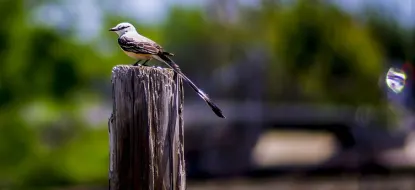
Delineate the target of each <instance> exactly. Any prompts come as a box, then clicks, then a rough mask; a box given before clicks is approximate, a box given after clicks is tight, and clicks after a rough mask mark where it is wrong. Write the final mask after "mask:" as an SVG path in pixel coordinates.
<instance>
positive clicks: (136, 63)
mask: <svg viewBox="0 0 415 190" xmlns="http://www.w3.org/2000/svg"><path fill="white" fill-rule="evenodd" d="M140 61H141V60H140V59H139V60H137V62H135V63H134V64H133V66H138V65H139V64H138V63H140Z"/></svg>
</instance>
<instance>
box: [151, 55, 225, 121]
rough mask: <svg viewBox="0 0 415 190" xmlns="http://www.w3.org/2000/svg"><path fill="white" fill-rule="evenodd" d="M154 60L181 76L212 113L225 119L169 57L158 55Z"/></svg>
mask: <svg viewBox="0 0 415 190" xmlns="http://www.w3.org/2000/svg"><path fill="white" fill-rule="evenodd" d="M154 58H155V59H157V60H159V61H161V62H163V63H166V64H167V65H168V66H169V67H170V68H172V69H173V70H174V71H176V73H177V74H179V75H181V76H182V77H183V78H184V79H185V81H186V82H187V84H189V86H190V87H191V88H192V89H193V90H194V91H195V92H196V93H197V94H198V95H199V96H200V97H201V98H202V99H203V100H204V101H205V102H206V103H207V104H208V105H209V106H210V108H211V109H212V111H213V112H214V113H215V114H216V115H217V116H218V117H221V118H225V116H224V115H223V113H222V110H221V109H220V108H219V107H218V106H217V105H216V104H215V103H213V101H212V100H211V99H210V98H209V97H208V96H207V94H206V93H204V92H203V91H202V90H200V88H199V87H197V86H196V85H195V84H194V83H193V82H192V81H191V80H190V79H189V78H187V76H186V75H185V74H183V72H182V71H181V69H180V67H179V66H178V65H177V64H176V63H174V61H173V60H171V59H170V58H169V57H167V56H166V55H165V54H164V53H159V54H158V55H157V56H154Z"/></svg>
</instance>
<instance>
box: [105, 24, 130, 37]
mask: <svg viewBox="0 0 415 190" xmlns="http://www.w3.org/2000/svg"><path fill="white" fill-rule="evenodd" d="M134 30H135V28H134V26H133V25H132V24H130V23H128V22H122V23H119V24H117V26H115V27H113V28H111V29H109V31H112V32H115V33H117V34H118V36H121V35H122V34H124V33H126V32H129V31H134Z"/></svg>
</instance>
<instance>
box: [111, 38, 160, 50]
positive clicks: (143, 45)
mask: <svg viewBox="0 0 415 190" xmlns="http://www.w3.org/2000/svg"><path fill="white" fill-rule="evenodd" d="M118 44H119V45H120V46H121V48H122V49H123V50H124V51H127V52H133V53H137V54H151V55H156V54H157V53H159V52H160V51H162V48H161V47H160V46H159V45H158V44H156V43H154V42H151V41H144V40H140V38H135V37H134V36H128V35H123V36H121V37H119V38H118Z"/></svg>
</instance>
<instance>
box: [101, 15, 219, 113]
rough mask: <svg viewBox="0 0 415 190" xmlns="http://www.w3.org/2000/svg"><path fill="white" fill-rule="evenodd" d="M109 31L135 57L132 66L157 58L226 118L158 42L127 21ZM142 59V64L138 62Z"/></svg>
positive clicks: (125, 51)
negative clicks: (140, 32) (115, 35)
mask: <svg viewBox="0 0 415 190" xmlns="http://www.w3.org/2000/svg"><path fill="white" fill-rule="evenodd" d="M109 31H112V32H115V33H116V34H117V35H118V45H119V46H120V47H121V49H122V51H124V53H125V54H127V55H128V56H129V57H131V58H133V59H136V60H137V61H136V62H135V63H134V64H133V65H134V66H138V65H143V66H148V65H147V62H148V61H150V60H152V59H155V60H158V61H160V62H162V63H164V64H166V65H167V66H169V67H170V68H172V69H173V70H174V71H175V72H176V73H177V74H179V75H180V76H181V77H182V78H183V79H184V80H185V81H186V83H187V84H189V86H190V87H191V88H192V89H193V90H194V91H195V92H196V93H197V94H198V95H199V96H200V97H201V98H202V99H203V100H204V101H205V102H206V103H207V104H208V105H209V107H210V108H211V109H212V111H213V112H214V113H215V114H216V115H217V116H218V117H221V118H226V117H225V116H224V115H223V112H222V110H221V109H220V108H219V107H218V106H217V105H216V104H215V103H213V101H212V100H211V99H210V98H209V97H208V95H207V94H206V93H205V92H203V91H202V90H201V89H200V88H199V87H198V86H196V85H195V84H194V83H193V81H191V80H190V79H189V78H188V77H187V76H186V75H185V74H184V73H183V72H182V71H181V69H180V67H179V65H177V64H176V63H175V62H174V61H173V60H172V59H171V58H170V57H172V56H174V54H173V53H170V52H167V51H165V50H164V49H163V47H161V46H160V45H159V44H157V43H156V42H154V41H153V40H151V39H149V38H147V37H145V36H143V35H141V34H139V33H138V32H137V30H136V28H135V27H134V26H133V25H132V24H131V23H128V22H121V23H119V24H117V25H116V26H115V27H112V28H110V29H109ZM141 61H144V62H143V63H142V64H139V63H140V62H141Z"/></svg>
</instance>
